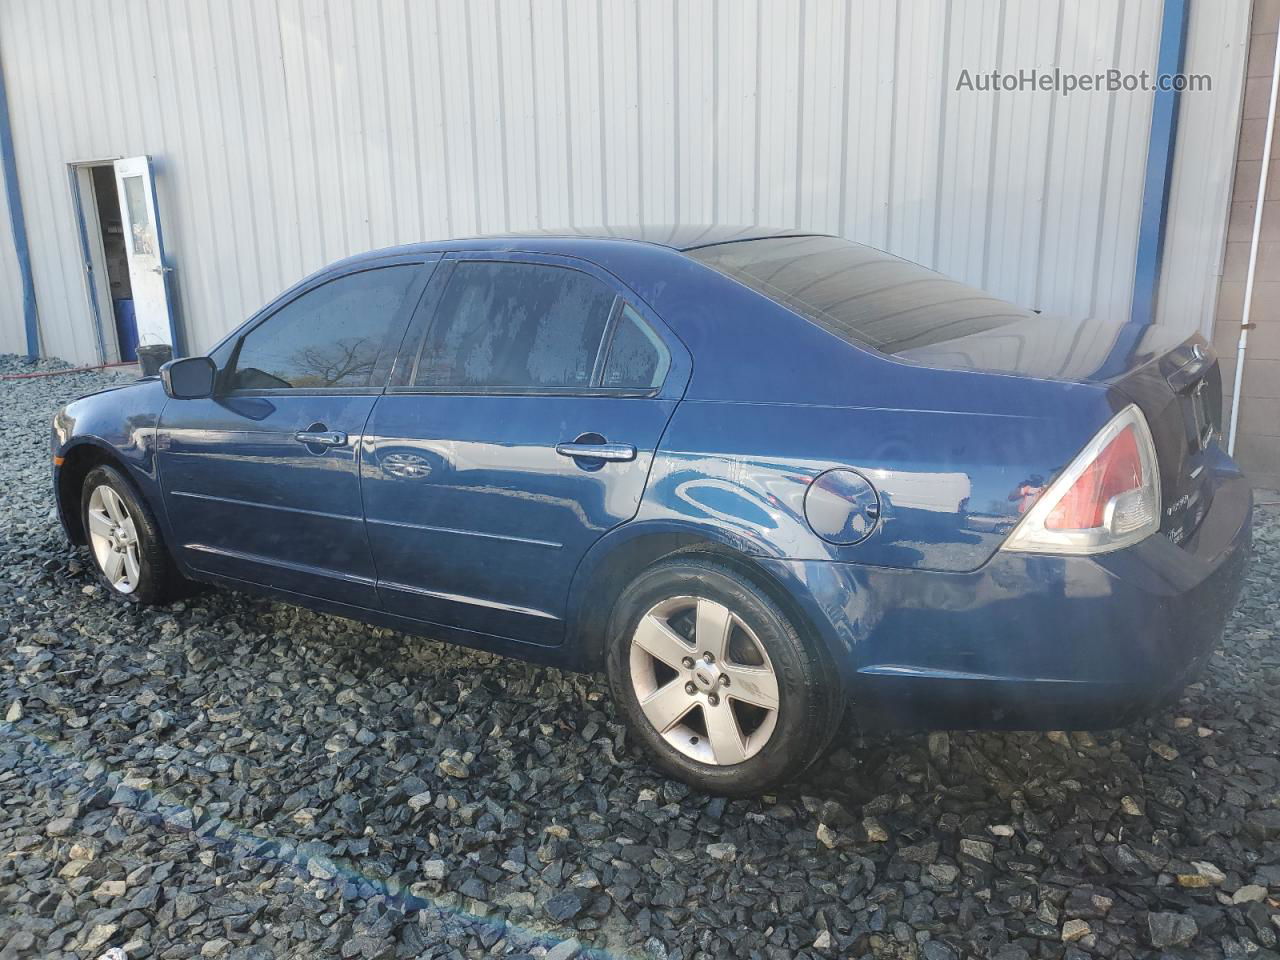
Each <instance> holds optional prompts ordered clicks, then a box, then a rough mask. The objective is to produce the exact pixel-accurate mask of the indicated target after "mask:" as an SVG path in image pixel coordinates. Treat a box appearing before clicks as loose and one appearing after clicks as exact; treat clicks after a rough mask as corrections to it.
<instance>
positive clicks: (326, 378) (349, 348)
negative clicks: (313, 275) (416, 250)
mask: <svg viewBox="0 0 1280 960" xmlns="http://www.w3.org/2000/svg"><path fill="white" fill-rule="evenodd" d="M417 272H418V266H417V265H416V264H404V265H400V266H393V267H378V268H375V269H373V270H364V271H361V272H360V273H351V274H347V275H346V276H343V277H339V278H338V279H336V280H331V281H329V282H328V283H326V284H323V285H321V286H319V287H315V288H314V289H312V290H308V291H307V292H306V293H304V294H303V295H302V296H300V297H298V298H297V299H295V300H291V301H290V302H289V303H287V304H286V305H285V306H283V307H281V308H280V309H279V310H277V311H276V312H275V313H273V314H272V315H271V316H270V317H268V318H267V319H266V320H264V321H263V322H262V323H260V324H258V325H257V326H256V327H254V328H253V329H252V330H250V331H249V332H248V333H247V334H246V335H245V337H244V339H243V340H242V341H241V344H240V350H239V353H238V354H237V355H236V360H235V370H234V372H233V375H232V380H231V388H232V389H234V390H276V389H283V388H289V387H293V388H302V387H335V388H341V389H352V388H356V389H358V388H361V387H368V386H371V385H372V378H373V368H374V365H375V364H376V363H377V361H378V354H379V352H380V351H381V350H382V343H383V341H384V340H385V339H386V336H387V333H388V331H389V330H390V329H391V324H392V323H393V322H394V321H395V318H396V316H397V314H399V312H400V308H401V307H402V306H403V305H404V298H405V295H406V294H407V293H408V292H409V287H410V286H412V285H413V281H414V277H415V276H416V275H417Z"/></svg>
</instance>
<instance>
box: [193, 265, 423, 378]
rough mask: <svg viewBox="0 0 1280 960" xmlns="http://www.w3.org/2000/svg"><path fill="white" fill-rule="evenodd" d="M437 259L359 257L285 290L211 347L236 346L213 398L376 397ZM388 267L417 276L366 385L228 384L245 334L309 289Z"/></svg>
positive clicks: (407, 290) (408, 289)
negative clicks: (410, 270) (229, 342)
mask: <svg viewBox="0 0 1280 960" xmlns="http://www.w3.org/2000/svg"><path fill="white" fill-rule="evenodd" d="M439 260H440V258H439V257H422V256H413V257H405V258H401V257H396V258H391V259H378V260H371V261H362V262H360V263H358V264H352V265H351V266H352V267H353V269H348V270H342V271H338V270H332V269H331V270H328V271H325V272H323V273H321V274H319V275H316V276H312V277H309V278H308V279H307V280H306V281H304V282H303V283H300V284H297V285H295V286H294V287H292V288H291V289H289V290H287V291H285V293H283V294H281V295H280V296H279V297H277V298H276V299H275V300H273V301H271V302H270V303H269V304H267V306H266V307H264V308H263V309H262V310H260V311H258V313H257V314H256V315H254V316H252V317H250V318H249V319H248V320H247V321H245V323H243V324H241V326H240V328H239V329H238V330H236V331H235V332H234V333H232V334H231V335H230V336H229V337H226V338H224V339H223V340H222V341H220V342H219V343H218V344H216V345H215V346H214V349H213V350H211V351H210V353H213V352H214V351H216V350H217V349H219V348H220V347H221V346H222V344H223V343H226V342H227V340H230V339H232V338H234V340H235V344H234V346H233V347H232V348H231V353H230V355H229V356H228V357H227V364H226V366H225V367H222V368H220V369H219V370H218V372H217V378H216V382H215V384H214V393H213V396H214V397H215V398H219V399H220V398H224V397H228V398H229V397H307V396H311V397H315V396H325V397H338V396H349V397H360V396H378V395H380V394H381V393H382V392H383V390H384V389H385V388H386V385H387V383H388V382H389V381H390V377H391V373H392V364H393V363H394V360H395V358H396V353H397V347H398V346H399V343H400V342H401V340H403V338H404V335H405V333H406V331H407V328H408V324H409V323H410V321H411V320H412V318H413V316H414V314H415V312H416V311H417V309H418V306H419V303H420V302H421V300H422V296H423V294H424V292H425V291H426V288H427V286H428V285H429V283H430V280H431V276H432V275H433V273H434V272H435V267H436V266H437V265H438V263H439ZM388 267H414V268H415V276H414V278H413V280H412V281H411V282H410V284H409V286H408V288H407V289H406V291H405V296H404V301H403V302H402V303H401V304H400V307H399V309H397V311H396V313H395V316H393V317H392V319H391V323H390V324H389V325H388V328H387V332H386V335H385V336H384V337H383V340H382V343H381V344H380V345H379V347H378V356H377V359H376V360H374V364H373V372H372V373H371V374H370V381H371V382H370V383H369V385H368V386H364V387H240V388H235V387H229V386H228V384H229V383H230V381H231V379H232V378H233V377H234V376H235V371H236V366H237V364H238V363H239V360H240V348H241V347H242V346H243V345H244V341H245V339H246V338H247V337H248V336H249V334H251V333H253V332H254V331H255V330H257V329H258V328H259V327H260V326H262V325H263V324H264V323H266V322H268V321H269V320H271V319H272V318H273V317H275V316H276V315H277V314H279V313H280V311H281V310H284V309H285V308H286V307H288V306H290V305H291V304H293V303H295V302H296V301H298V300H300V299H302V298H303V297H305V296H306V295H307V294H309V293H311V292H312V291H315V290H319V289H320V288H321V287H325V286H328V285H329V284H331V283H335V282H337V281H338V280H342V279H345V278H346V277H353V276H356V275H357V274H361V273H368V272H370V271H371V270H385V269H386V268H388Z"/></svg>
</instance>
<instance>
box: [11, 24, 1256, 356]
mask: <svg viewBox="0 0 1280 960" xmlns="http://www.w3.org/2000/svg"><path fill="white" fill-rule="evenodd" d="M1194 6H1195V8H1196V13H1195V17H1194V22H1193V24H1192V51H1193V54H1194V57H1196V58H1199V59H1200V60H1201V61H1204V60H1208V61H1210V62H1213V63H1215V69H1216V71H1217V72H1216V74H1215V87H1214V92H1213V93H1212V94H1195V95H1188V96H1186V97H1184V103H1185V102H1187V101H1188V100H1191V99H1192V98H1193V97H1194V98H1195V100H1196V103H1195V105H1194V108H1192V109H1188V110H1187V111H1186V112H1185V113H1184V116H1183V118H1182V124H1181V133H1180V143H1183V144H1191V143H1195V142H1198V140H1197V138H1198V139H1199V141H1204V142H1206V143H1207V144H1208V147H1206V148H1202V149H1199V150H1198V152H1196V156H1195V157H1194V162H1190V161H1188V162H1183V163H1181V164H1180V166H1179V167H1178V171H1179V176H1180V177H1182V180H1180V181H1179V182H1180V184H1182V185H1183V186H1182V189H1180V190H1179V191H1177V192H1176V196H1177V197H1178V202H1177V204H1176V205H1175V210H1174V212H1175V223H1174V224H1173V225H1171V228H1170V230H1171V235H1172V236H1174V237H1175V243H1176V244H1180V245H1186V244H1188V243H1189V244H1190V246H1192V247H1194V248H1195V251H1194V256H1193V260H1194V261H1195V266H1194V269H1188V270H1187V271H1186V276H1185V277H1183V276H1179V281H1180V283H1181V284H1182V286H1181V287H1180V288H1179V290H1178V293H1177V298H1178V299H1180V300H1184V301H1188V302H1190V301H1194V302H1196V303H1204V302H1206V298H1208V302H1211V298H1212V296H1213V293H1212V288H1213V284H1212V276H1211V274H1212V270H1211V268H1210V264H1211V261H1212V260H1213V259H1214V257H1215V256H1216V255H1217V253H1218V251H1220V248H1221V238H1220V236H1218V237H1217V239H1216V240H1215V239H1214V237H1213V236H1212V235H1209V236H1200V235H1196V238H1195V239H1193V240H1191V241H1186V240H1184V239H1183V236H1184V231H1185V230H1190V231H1192V233H1193V234H1194V232H1195V231H1197V230H1203V229H1204V227H1205V225H1206V224H1208V225H1210V226H1211V227H1212V229H1214V230H1218V229H1220V227H1221V223H1222V222H1223V221H1224V220H1225V209H1226V208H1225V199H1222V198H1219V197H1216V196H1213V197H1208V198H1203V197H1202V198H1200V201H1199V205H1198V206H1196V208H1195V209H1191V207H1192V206H1194V205H1195V204H1193V203H1192V200H1191V199H1190V198H1189V197H1188V194H1189V193H1193V192H1194V191H1189V190H1188V189H1187V186H1186V185H1187V184H1188V183H1189V182H1191V181H1193V180H1194V179H1195V178H1199V182H1202V183H1203V182H1210V183H1218V182H1220V178H1229V169H1230V163H1231V158H1230V156H1226V157H1223V156H1221V154H1222V153H1223V152H1224V151H1223V150H1217V151H1216V153H1215V150H1214V149H1213V143H1214V142H1215V141H1214V140H1213V139H1209V138H1212V137H1216V136H1217V135H1218V134H1219V133H1220V131H1221V130H1223V129H1225V128H1226V127H1230V126H1231V125H1232V124H1233V123H1234V116H1235V111H1236V109H1237V106H1238V89H1236V90H1235V94H1234V95H1233V94H1232V89H1233V85H1234V88H1238V77H1235V78H1234V79H1233V76H1234V75H1235V74H1238V73H1240V72H1241V69H1242V63H1243V57H1242V55H1241V56H1239V57H1237V55H1236V52H1235V51H1234V47H1233V46H1232V45H1235V44H1237V43H1242V42H1243V35H1244V26H1243V24H1244V22H1245V21H1246V20H1247V10H1246V8H1247V0H1229V2H1225V3H1214V4H1208V3H1207V2H1205V0H1196V2H1195V3H1194ZM1224 11H1225V13H1224ZM1160 15H1161V2H1160V0H1123V2H1116V0H1057V2H1043V0H975V2H969V3H965V4H950V3H946V2H944V0H899V2H897V3H869V2H860V0H859V2H849V0H710V2H691V0H470V2H464V0H376V2H366V3H358V4H357V3H353V2H350V0H278V2H265V0H219V2H212V0H114V2H112V3H110V4H103V3H100V2H93V0H40V2H35V0H27V2H22V0H10V2H5V3H0V44H3V59H4V63H5V69H6V76H7V77H8V78H9V95H10V100H11V102H10V107H11V111H12V113H13V121H14V136H15V140H16V142H17V150H18V158H17V159H18V166H19V172H20V178H21V181H22V189H23V194H24V196H25V197H26V199H27V216H28V221H29V230H30V242H31V247H32V253H33V258H34V264H35V274H36V283H37V292H38V296H39V301H40V311H41V318H42V330H43V340H44V350H45V352H47V353H49V354H54V355H59V356H63V357H66V358H68V359H72V360H77V361H92V360H94V359H95V358H96V341H95V338H94V336H93V334H92V331H91V325H90V322H89V311H88V306H87V301H86V297H85V292H84V283H83V278H82V276H81V271H80V254H79V248H78V246H79V245H78V239H77V236H76V228H75V220H74V216H73V213H72V207H71V202H70V196H69V191H68V187H67V177H66V169H65V165H66V164H67V163H68V162H71V161H78V160H88V159H94V158H100V157H111V156H129V155H136V154H143V153H147V154H151V155H152V156H153V157H154V158H155V168H156V172H157V178H158V183H157V187H158V192H159V201H160V208H161V210H160V213H161V218H162V222H163V226H164V231H165V241H166V245H167V248H168V253H169V255H170V258H171V261H172V263H173V265H174V267H175V268H176V271H175V274H174V278H175V281H176V285H177V289H178V292H179V297H180V306H179V309H180V312H181V319H182V322H183V324H184V327H185V329H186V330H187V331H188V337H189V342H190V346H192V347H194V348H197V349H198V348H203V347H207V346H208V345H209V344H210V343H212V342H213V341H214V340H215V339H217V338H218V337H219V336H220V335H221V334H223V333H224V332H225V331H227V330H228V329H229V328H231V327H232V326H233V325H234V324H235V323H237V322H238V321H239V320H240V319H242V318H243V317H244V316H246V315H247V314H248V313H250V312H251V311H252V310H254V309H255V308H256V307H257V306H258V305H260V304H261V303H262V302H263V301H265V300H266V299H268V298H269V297H270V296H272V295H273V294H274V293H276V292H277V291H279V290H280V289H281V288H283V287H284V286H286V285H287V284H289V283H291V282H293V281H294V280H296V279H298V278H299V277H300V276H302V275H304V274H305V273H307V272H309V271H311V270H313V269H315V268H317V267H319V266H321V265H323V264H324V263H326V262H328V261H330V260H333V259H335V258H337V257H340V256H343V255H346V254H349V253H353V252H356V251H360V250H364V249H368V248H370V247H377V246H383V245H387V244H393V243H399V242H406V241H411V240H417V239H430V238H438V237H446V236H461V235H467V234H474V233H477V232H487V231H496V230H509V229H519V228H521V227H527V226H539V225H541V226H554V225H561V224H569V223H576V224H582V225H588V224H598V223H608V222H612V223H625V222H636V221H645V222H650V223H662V222H670V221H672V220H681V221H686V222H703V221H708V220H714V221H719V222H722V223H747V222H760V223H769V224H777V225H783V226H786V225H793V224H794V225H798V226H801V227H806V228H814V229H821V230H832V231H837V232H841V233H844V234H846V235H848V236H850V237H853V238H855V239H858V240H862V241H866V242H869V243H871V244H874V245H877V246H880V247H884V248H887V249H889V250H891V251H893V252H895V253H900V254H902V255H904V256H907V257H910V258H913V259H916V260H920V261H922V262H924V263H927V264H930V265H934V266H937V267H938V268H939V269H941V270H943V271H944V272H947V273H949V274H952V275H954V276H957V277H960V278H963V279H965V280H969V281H971V282H974V283H977V284H980V285H983V286H986V287H987V288H989V289H991V290H992V291H994V292H996V293H998V294H1002V295H1004V296H1007V297H1009V298H1011V299H1013V300H1015V301H1017V302H1019V303H1022V304H1026V305H1031V306H1036V307H1041V308H1044V309H1046V310H1049V311H1065V312H1069V313H1089V312H1096V311H1113V312H1118V313H1124V312H1126V311H1127V309H1128V304H1129V296H1130V286H1131V282H1132V279H1131V278H1132V275H1133V263H1134V256H1135V245H1136V236H1137V218H1138V211H1139V207H1140V204H1141V200H1142V178H1143V170H1144V163H1145V157H1146V148H1147V137H1148V128H1149V122H1150V107H1151V98H1150V95H1148V94H1121V95H1109V94H1106V93H1077V94H1075V95H1074V96H1072V97H1065V98H1064V97H1061V96H1059V95H1057V94H1054V93H1048V92H1036V93H1033V92H1019V93H1004V94H999V95H994V94H991V93H981V92H966V91H957V90H956V89H955V84H956V78H957V76H958V75H959V71H960V70H961V69H962V68H965V67H967V68H969V69H970V70H972V71H975V72H976V71H984V70H985V71H989V70H991V69H993V68H997V67H998V68H1001V69H1004V70H1015V69H1018V68H1022V67H1033V66H1037V67H1040V68H1042V69H1047V68H1050V67H1052V65H1053V64H1054V63H1055V62H1057V63H1058V64H1059V65H1061V66H1062V68H1063V69H1065V70H1078V71H1087V72H1093V71H1095V70H1101V69H1105V68H1107V67H1110V66H1117V67H1119V68H1120V69H1122V70H1132V71H1138V70H1142V69H1147V70H1152V69H1153V68H1154V64H1155V59H1156V49H1157V42H1158V34H1159V26H1160ZM1211 48H1212V49H1216V50H1218V52H1219V54H1220V56H1219V57H1218V59H1217V60H1216V61H1215V60H1214V59H1213V57H1211V56H1208V54H1206V53H1205V51H1207V50H1209V49H1211ZM1229 139H1230V138H1227V139H1226V140H1222V139H1219V140H1217V141H1216V142H1218V143H1223V142H1227V141H1228V140H1229ZM1186 149H1188V150H1190V149H1192V148H1190V147H1188V148H1186ZM1225 152H1226V153H1228V154H1229V151H1225ZM1219 200H1221V202H1219ZM1179 218H1181V219H1179ZM1182 248H1183V247H1182V246H1179V251H1181V250H1182ZM1179 256H1182V253H1181V252H1180V253H1179ZM1179 262H1180V263H1181V262H1182V261H1179ZM0 265H2V263H0ZM1169 272H1170V271H1168V270H1166V277H1168V275H1169ZM10 299H12V298H10ZM0 310H3V311H4V313H3V314H2V315H0V325H2V326H3V329H4V331H5V333H4V336H3V342H4V343H5V344H8V343H9V342H10V341H11V340H12V339H13V335H12V334H11V331H12V330H13V329H14V327H15V325H16V326H17V328H18V330H19V334H18V335H19V336H20V330H21V311H20V309H17V310H16V312H15V310H14V307H13V306H12V305H11V304H10V303H8V302H7V301H6V302H3V303H0ZM1177 316H1178V319H1179V320H1182V319H1184V318H1183V317H1182V315H1181V313H1179V314H1178V315H1177Z"/></svg>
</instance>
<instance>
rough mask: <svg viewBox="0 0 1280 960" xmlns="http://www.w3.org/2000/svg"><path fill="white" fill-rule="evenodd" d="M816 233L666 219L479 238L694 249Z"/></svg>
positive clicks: (794, 229) (558, 228) (792, 229)
mask: <svg viewBox="0 0 1280 960" xmlns="http://www.w3.org/2000/svg"><path fill="white" fill-rule="evenodd" d="M812 235H815V231H812V230H800V229H797V228H795V227H770V226H762V225H759V224H723V223H666V224H654V223H645V224H624V225H618V224H611V225H607V226H593V227H549V228H538V229H536V230H522V231H513V232H510V233H499V234H492V235H490V236H488V237H479V238H476V239H482V240H483V239H502V240H509V239H513V238H518V237H529V238H534V237H539V238H544V237H564V238H573V237H580V238H583V239H593V240H633V241H635V242H637V243H652V244H657V245H658V246H660V247H670V248H671V249H672V250H695V249H697V248H698V247H710V246H714V245H716V244H720V243H735V242H738V241H741V240H762V239H764V238H766V237H804V236H812Z"/></svg>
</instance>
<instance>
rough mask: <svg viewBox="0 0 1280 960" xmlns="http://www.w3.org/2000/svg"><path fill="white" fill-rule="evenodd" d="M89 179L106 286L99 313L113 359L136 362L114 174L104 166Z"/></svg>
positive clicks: (134, 323) (135, 336)
mask: <svg viewBox="0 0 1280 960" xmlns="http://www.w3.org/2000/svg"><path fill="white" fill-rule="evenodd" d="M89 176H90V180H91V183H92V186H93V201H94V208H95V209H96V211H97V214H98V239H99V240H100V242H101V243H102V258H103V267H104V269H103V273H104V275H105V279H106V283H107V291H106V297H104V298H103V300H104V301H105V302H99V304H98V310H99V312H100V313H105V314H106V316H109V317H110V318H111V322H110V323H109V324H107V326H109V327H110V328H111V330H112V331H114V333H115V344H114V345H115V351H114V352H115V354H116V357H117V358H118V359H119V360H136V359H137V358H138V322H137V319H136V317H135V316H134V312H133V288H132V286H131V285H130V283H129V255H128V253H127V252H126V251H125V246H124V216H123V215H122V214H121V212H120V197H119V196H118V194H117V193H116V175H115V170H114V169H113V168H112V167H110V166H107V165H103V166H97V167H90V168H89ZM104 319H105V317H104ZM106 332H107V331H104V333H106Z"/></svg>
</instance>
